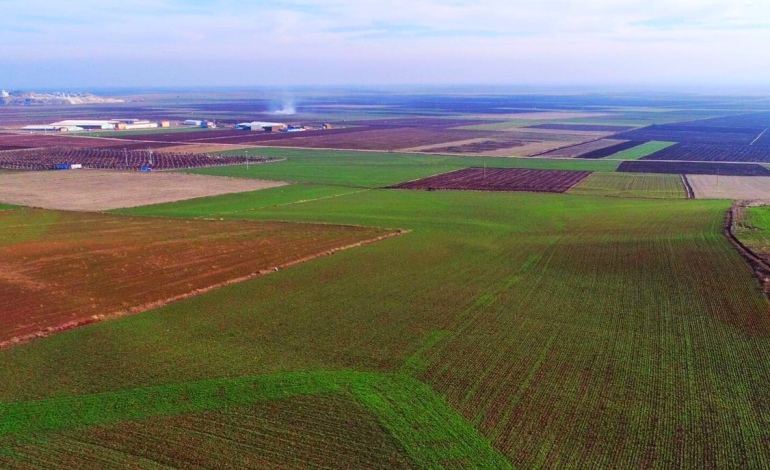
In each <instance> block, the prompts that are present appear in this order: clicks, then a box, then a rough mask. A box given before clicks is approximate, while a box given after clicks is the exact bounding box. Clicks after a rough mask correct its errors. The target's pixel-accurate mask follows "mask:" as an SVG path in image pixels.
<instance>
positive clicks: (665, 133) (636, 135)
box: [614, 124, 762, 145]
mask: <svg viewBox="0 0 770 470" xmlns="http://www.w3.org/2000/svg"><path fill="white" fill-rule="evenodd" d="M761 132H762V129H752V130H751V132H750V133H745V132H732V129H731V128H727V127H688V126H679V125H669V124H663V125H652V126H649V127H644V128H642V129H635V130H632V131H628V132H622V133H620V134H617V135H615V136H614V137H615V138H619V139H629V140H660V141H665V142H688V143H695V144H738V145H740V144H744V145H748V144H750V143H751V142H752V141H753V140H754V139H756V137H757V136H758V135H759V134H760V133H761Z"/></svg>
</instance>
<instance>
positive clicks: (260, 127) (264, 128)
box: [235, 121, 288, 132]
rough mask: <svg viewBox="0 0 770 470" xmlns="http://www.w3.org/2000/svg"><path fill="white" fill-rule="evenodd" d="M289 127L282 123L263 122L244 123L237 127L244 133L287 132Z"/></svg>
mask: <svg viewBox="0 0 770 470" xmlns="http://www.w3.org/2000/svg"><path fill="white" fill-rule="evenodd" d="M287 127H288V126H287V125H286V124H285V123H282V122H262V121H253V122H242V123H240V124H236V125H235V128H236V129H241V130H244V131H261V132H275V131H281V130H285V129H286V128H287Z"/></svg>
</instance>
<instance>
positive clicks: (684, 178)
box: [679, 173, 695, 199]
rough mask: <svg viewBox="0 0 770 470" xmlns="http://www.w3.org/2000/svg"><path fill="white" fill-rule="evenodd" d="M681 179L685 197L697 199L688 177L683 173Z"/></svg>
mask: <svg viewBox="0 0 770 470" xmlns="http://www.w3.org/2000/svg"><path fill="white" fill-rule="evenodd" d="M679 177H680V178H681V179H682V185H684V195H685V197H686V198H687V199H695V192H694V191H693V190H692V186H690V182H689V181H688V180H687V175H685V174H684V173H681V174H680V175H679Z"/></svg>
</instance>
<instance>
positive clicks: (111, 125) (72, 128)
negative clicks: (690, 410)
mask: <svg viewBox="0 0 770 470" xmlns="http://www.w3.org/2000/svg"><path fill="white" fill-rule="evenodd" d="M170 126H171V123H170V121H166V120H161V121H149V120H147V119H110V120H107V121H103V120H94V119H66V120H64V121H58V122H54V123H51V124H47V125H31V126H24V127H22V128H21V130H23V131H30V132H76V131H93V130H99V131H100V130H114V131H121V130H132V129H134V130H136V129H154V128H157V127H170Z"/></svg>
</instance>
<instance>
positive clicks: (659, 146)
mask: <svg viewBox="0 0 770 470" xmlns="http://www.w3.org/2000/svg"><path fill="white" fill-rule="evenodd" d="M675 144H676V142H660V141H657V140H653V141H651V142H645V143H643V144H642V145H637V146H636V147H632V148H630V149H628V150H623V151H620V152H617V153H613V154H612V155H609V156H607V157H604V158H609V159H612V160H638V159H640V158H642V157H646V156H647V155H651V154H653V153H655V152H657V151H659V150H663V149H664V148H666V147H671V146H672V145H675Z"/></svg>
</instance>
